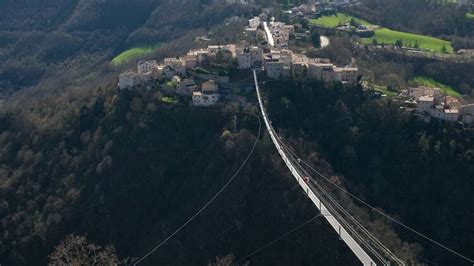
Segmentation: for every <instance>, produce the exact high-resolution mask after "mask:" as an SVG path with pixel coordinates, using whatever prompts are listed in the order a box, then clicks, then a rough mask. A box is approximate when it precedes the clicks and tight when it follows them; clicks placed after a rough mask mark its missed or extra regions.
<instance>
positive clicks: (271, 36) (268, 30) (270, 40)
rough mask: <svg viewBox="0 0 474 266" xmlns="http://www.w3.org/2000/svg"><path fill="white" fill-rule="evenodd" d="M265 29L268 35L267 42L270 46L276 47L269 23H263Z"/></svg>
mask: <svg viewBox="0 0 474 266" xmlns="http://www.w3.org/2000/svg"><path fill="white" fill-rule="evenodd" d="M263 28H264V29H265V33H266V34H267V40H268V44H270V46H272V47H273V46H275V41H274V40H273V35H272V33H271V32H270V29H269V28H268V24H267V22H266V21H265V22H263Z"/></svg>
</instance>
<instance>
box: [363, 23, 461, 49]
mask: <svg viewBox="0 0 474 266" xmlns="http://www.w3.org/2000/svg"><path fill="white" fill-rule="evenodd" d="M373 39H376V40H377V42H378V43H385V44H394V43H395V42H396V41H397V40H402V41H403V45H404V46H409V44H411V45H412V46H414V45H415V43H416V42H418V45H419V48H421V49H426V50H432V51H435V52H442V50H443V46H444V47H446V52H448V53H450V52H452V51H453V47H452V46H451V42H449V41H445V40H441V39H437V38H434V37H430V36H424V35H418V34H412V33H407V32H401V31H395V30H390V29H385V28H382V29H378V30H376V31H375V36H374V37H373V38H363V39H362V42H363V43H371V42H372V40H373Z"/></svg>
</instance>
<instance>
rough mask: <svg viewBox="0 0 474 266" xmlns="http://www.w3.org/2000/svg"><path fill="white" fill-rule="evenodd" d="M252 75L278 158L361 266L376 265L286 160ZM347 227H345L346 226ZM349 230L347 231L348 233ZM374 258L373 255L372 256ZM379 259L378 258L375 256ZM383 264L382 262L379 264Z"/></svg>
mask: <svg viewBox="0 0 474 266" xmlns="http://www.w3.org/2000/svg"><path fill="white" fill-rule="evenodd" d="M253 75H254V82H255V89H256V92H257V97H258V102H259V105H260V110H261V112H262V116H263V120H264V122H265V126H266V127H267V130H268V133H269V135H270V138H271V139H272V141H273V144H274V145H275V148H276V149H277V151H278V153H279V154H280V157H281V158H282V160H283V161H284V162H285V164H286V166H287V167H288V169H289V170H290V172H291V173H292V175H293V176H294V178H295V179H296V180H297V181H298V183H299V184H300V186H301V187H302V188H303V190H304V191H306V192H307V194H308V197H309V198H310V199H311V201H312V202H313V203H314V205H315V206H316V207H317V208H318V209H319V210H320V212H321V213H322V214H323V217H324V218H325V219H326V221H328V223H329V224H330V225H331V227H332V228H333V229H334V230H335V231H336V232H337V233H339V230H340V234H339V235H340V238H341V240H343V241H344V242H345V243H346V245H347V246H348V247H349V248H350V249H351V251H352V252H353V253H354V255H356V257H357V258H358V259H359V260H360V261H361V263H362V264H363V265H376V264H377V263H376V262H375V260H374V259H373V258H372V257H371V256H370V255H369V254H368V251H366V250H364V248H362V246H361V245H360V244H359V242H358V241H356V240H355V239H354V237H353V236H352V235H351V234H350V233H349V231H350V230H351V229H349V228H345V227H344V226H343V225H341V222H340V221H339V220H338V219H337V218H336V217H334V216H333V215H334V214H333V213H331V211H330V210H329V209H328V207H327V206H326V203H325V202H322V200H321V199H320V198H319V197H318V196H317V195H316V193H315V192H314V191H313V188H310V186H309V184H307V183H306V182H305V180H304V178H303V177H302V176H301V174H300V172H298V170H297V169H296V168H295V166H294V163H293V162H292V161H290V159H289V158H288V156H287V154H286V152H285V151H284V149H283V148H282V147H281V145H280V144H279V142H278V138H279V137H278V136H277V134H276V133H275V131H274V129H273V127H272V126H271V122H270V120H269V119H268V116H267V113H266V111H265V107H264V104H263V100H262V97H261V94H260V89H259V86H258V81H257V73H256V71H253ZM324 213H330V214H331V215H329V216H328V215H324ZM346 227H347V225H346ZM348 230H349V231H348ZM372 256H375V255H372ZM375 257H377V258H378V257H379V256H375ZM380 263H382V264H384V262H383V261H382V262H380Z"/></svg>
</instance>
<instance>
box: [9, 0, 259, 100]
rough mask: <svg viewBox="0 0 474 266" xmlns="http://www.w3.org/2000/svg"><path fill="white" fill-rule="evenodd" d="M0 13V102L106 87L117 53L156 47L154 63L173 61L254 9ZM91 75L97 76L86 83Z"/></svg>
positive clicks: (188, 4)
mask: <svg viewBox="0 0 474 266" xmlns="http://www.w3.org/2000/svg"><path fill="white" fill-rule="evenodd" d="M0 5H1V6H0V7H1V8H0V61H1V63H0V96H3V97H1V98H8V97H9V96H11V95H12V94H13V93H15V92H18V91H20V90H22V89H25V88H35V89H40V90H42V94H45V93H47V92H50V91H51V90H62V89H64V88H68V87H73V86H82V85H84V84H86V83H88V84H87V86H90V85H91V84H95V85H97V83H98V82H101V80H102V83H101V84H106V83H108V82H110V80H106V81H104V79H103V76H104V73H111V72H112V73H114V74H116V73H117V71H118V70H116V69H110V68H109V65H108V64H109V61H110V60H111V59H112V58H113V57H114V56H116V55H117V54H119V53H120V52H122V51H123V50H125V49H127V48H131V47H135V46H147V45H149V46H155V45H157V44H161V47H160V48H159V49H157V50H156V54H155V58H160V57H163V56H165V55H168V56H176V55H178V54H179V53H183V52H185V51H187V50H188V49H190V48H192V47H196V46H198V45H199V43H196V42H195V38H196V37H200V36H202V35H205V34H207V33H208V31H209V30H211V29H212V28H213V27H215V26H218V25H220V24H222V23H223V22H224V20H225V19H226V18H230V17H232V16H234V15H237V16H249V15H250V14H251V13H252V10H253V9H254V7H253V6H245V5H225V4H223V1H197V0H181V1H175V0H173V1H171V0H162V1H158V0H139V1H133V3H132V2H131V1H128V0H118V1H116V0H105V1H99V0H93V1H90V0H81V1H79V0H68V1H55V0H47V1H44V0H34V1H24V0H21V1H2V2H1V3H0ZM170 13H172V15H170ZM220 37H222V38H224V37H225V36H216V38H220ZM223 40H224V39H223ZM215 41H218V40H215ZM224 41H225V40H224ZM130 63H134V62H130ZM95 72H99V73H100V74H98V75H97V74H95V76H94V77H91V73H95ZM97 77H100V78H99V79H97ZM101 78H102V79H101Z"/></svg>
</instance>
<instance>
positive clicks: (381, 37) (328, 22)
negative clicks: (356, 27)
mask: <svg viewBox="0 0 474 266" xmlns="http://www.w3.org/2000/svg"><path fill="white" fill-rule="evenodd" d="M351 19H355V20H356V21H357V22H358V23H359V24H361V25H364V26H374V27H376V26H377V25H373V24H370V23H369V22H367V21H365V20H363V19H359V18H356V17H353V16H350V15H347V14H344V13H337V16H323V17H320V18H318V19H312V20H310V22H311V24H313V25H317V26H321V27H327V28H336V27H338V26H340V25H341V24H344V23H346V22H349V21H351ZM373 39H376V40H377V42H378V43H379V44H380V43H384V44H395V42H396V41H398V40H401V41H402V42H403V45H404V46H412V47H414V46H415V43H418V48H420V49H424V50H430V51H434V52H447V53H450V52H452V51H453V47H452V46H451V42H449V41H445V40H441V39H438V38H434V37H430V36H425V35H418V34H413V33H408V32H401V31H396V30H391V29H387V28H382V27H379V28H377V29H376V30H375V36H374V37H373V38H363V39H362V43H365V44H368V43H372V40H373ZM443 47H445V51H443V50H444V49H443Z"/></svg>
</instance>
